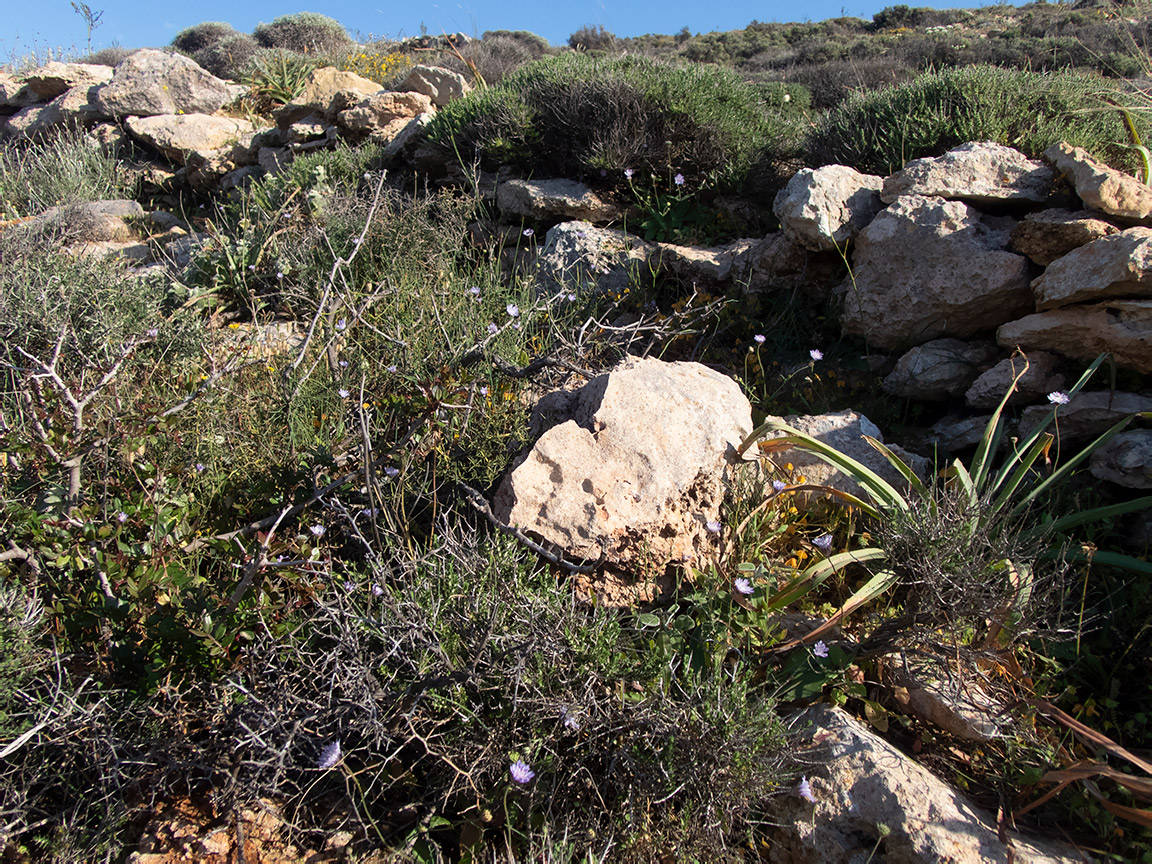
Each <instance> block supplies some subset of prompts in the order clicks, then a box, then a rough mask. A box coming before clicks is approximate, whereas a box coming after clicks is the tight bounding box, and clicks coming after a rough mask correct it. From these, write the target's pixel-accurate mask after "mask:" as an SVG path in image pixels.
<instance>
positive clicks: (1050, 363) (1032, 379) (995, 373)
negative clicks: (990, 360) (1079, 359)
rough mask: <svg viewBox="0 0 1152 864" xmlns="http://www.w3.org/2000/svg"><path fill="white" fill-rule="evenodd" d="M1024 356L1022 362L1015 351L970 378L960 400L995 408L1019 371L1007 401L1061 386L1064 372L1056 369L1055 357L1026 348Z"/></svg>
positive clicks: (1040, 395)
mask: <svg viewBox="0 0 1152 864" xmlns="http://www.w3.org/2000/svg"><path fill="white" fill-rule="evenodd" d="M1027 360H1028V362H1027V364H1025V362H1024V358H1022V357H1020V356H1015V355H1014V356H1012V357H1008V358H1006V359H1004V360H1001V361H1000V362H999V363H997V364H996V365H995V366H993V367H992V368H991V369H989V370H988V371H987V372H985V373H983V374H982V375H981V376H980V377H979V378H977V379H976V380H975V381H973V382H972V386H971V387H970V388H968V392H967V393H965V394H964V401H965V402H967V403H968V405H969V406H971V407H972V408H976V409H978V410H984V409H988V408H995V407H996V406H997V405H999V404H1000V401H1001V400H1002V399H1003V398H1004V394H1005V393H1007V392H1008V388H1009V387H1010V386H1012V381H1013V379H1014V378H1015V377H1016V376H1017V375H1020V373H1021V372H1022V371H1023V372H1024V374H1023V375H1021V376H1020V380H1019V381H1018V382H1017V384H1016V392H1014V393H1013V394H1012V396H1011V398H1010V399H1009V400H1008V403H1009V404H1010V405H1014V404H1019V403H1021V402H1034V401H1036V400H1037V399H1043V398H1044V397H1045V396H1046V395H1047V394H1048V393H1051V392H1053V391H1054V390H1061V389H1063V387H1064V376H1063V375H1061V374H1060V373H1059V372H1057V371H1056V369H1057V366H1058V365H1059V363H1060V359H1059V358H1058V357H1056V356H1055V355H1054V354H1049V353H1047V352H1046V351H1030V352H1028V358H1027ZM1025 365H1027V367H1028V368H1027V370H1025V368H1024V367H1025Z"/></svg>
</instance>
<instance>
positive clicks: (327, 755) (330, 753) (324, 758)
mask: <svg viewBox="0 0 1152 864" xmlns="http://www.w3.org/2000/svg"><path fill="white" fill-rule="evenodd" d="M339 761H340V739H339V738H337V739H336V740H335V741H333V742H332V743H331V744H329V745H328V746H327V747H325V748H324V749H323V750H321V751H320V759H319V760H317V762H316V767H317V768H319V769H320V770H321V771H327V770H328V769H329V768H335V767H336V763H337V762H339Z"/></svg>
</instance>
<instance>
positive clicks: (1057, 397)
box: [1048, 390, 1070, 405]
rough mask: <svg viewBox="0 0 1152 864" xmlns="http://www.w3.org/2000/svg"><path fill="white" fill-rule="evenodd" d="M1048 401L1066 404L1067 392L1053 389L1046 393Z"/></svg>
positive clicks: (1067, 400)
mask: <svg viewBox="0 0 1152 864" xmlns="http://www.w3.org/2000/svg"><path fill="white" fill-rule="evenodd" d="M1048 401H1049V402H1051V403H1052V404H1053V405H1067V404H1068V402H1069V401H1070V399H1069V396H1068V394H1067V393H1064V392H1062V391H1060V390H1053V391H1052V392H1051V393H1049V394H1048Z"/></svg>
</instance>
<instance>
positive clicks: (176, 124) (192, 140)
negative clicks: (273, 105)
mask: <svg viewBox="0 0 1152 864" xmlns="http://www.w3.org/2000/svg"><path fill="white" fill-rule="evenodd" d="M125 125H126V126H127V127H128V131H129V132H131V133H132V135H133V136H134V137H135V138H137V139H138V140H140V141H143V142H144V143H145V144H148V145H150V146H152V147H155V148H156V149H157V150H159V151H160V152H161V153H163V154H164V155H165V156H167V157H168V158H169V159H171V160H172V161H173V162H175V163H177V164H178V165H184V164H186V163H187V162H188V160H189V157H190V156H191V155H193V154H196V155H199V156H200V157H201V158H211V157H215V156H216V155H217V154H219V153H220V151H225V150H226V151H228V152H229V153H231V152H232V151H233V150H238V151H239V152H240V153H244V152H246V151H247V150H248V149H250V147H251V142H252V138H253V136H255V135H256V134H257V131H258V130H257V129H256V127H255V126H253V125H252V123H250V122H249V121H247V120H239V119H237V118H234V117H216V116H210V115H207V114H158V115H154V116H151V117H129V118H128V120H127V122H126V124H125ZM254 155H255V154H253V156H254Z"/></svg>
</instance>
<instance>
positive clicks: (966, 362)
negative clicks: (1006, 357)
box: [881, 339, 999, 401]
mask: <svg viewBox="0 0 1152 864" xmlns="http://www.w3.org/2000/svg"><path fill="white" fill-rule="evenodd" d="M997 354H999V351H998V350H997V349H996V346H995V345H992V344H990V343H986V342H964V341H962V340H960V339H933V340H932V341H931V342H925V343H924V344H923V345H918V346H917V347H915V348H913V349H912V350H911V351H909V352H908V353H906V354H905V355H904V356H902V357H901V358H900V359H899V360H897V361H896V368H895V369H893V370H892V371H891V372H890V373H889V374H888V377H887V378H885V379H884V383H883V384H882V385H881V386H882V387H883V389H884V392H885V393H891V394H892V395H893V396H899V397H901V398H904V399H924V400H928V401H943V400H946V399H951V398H952V397H953V396H957V395H959V394H960V393H962V392H964V390H966V389H967V388H968V386H969V385H970V384H971V383H972V382H973V381H974V380H975V379H976V376H977V375H979V374H980V373H981V372H983V371H984V370H985V369H987V368H988V366H989V364H990V363H992V361H993V360H995V359H996V355H997Z"/></svg>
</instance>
